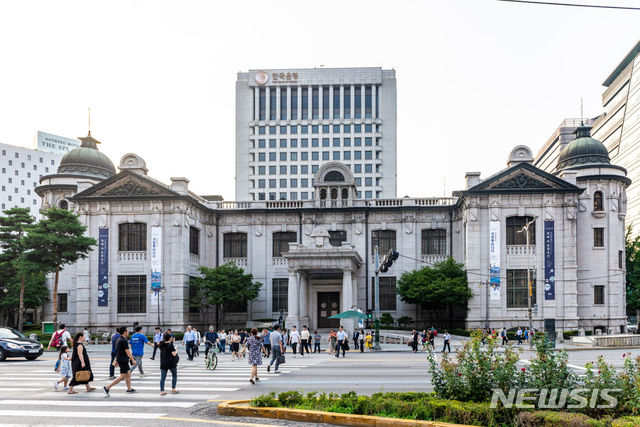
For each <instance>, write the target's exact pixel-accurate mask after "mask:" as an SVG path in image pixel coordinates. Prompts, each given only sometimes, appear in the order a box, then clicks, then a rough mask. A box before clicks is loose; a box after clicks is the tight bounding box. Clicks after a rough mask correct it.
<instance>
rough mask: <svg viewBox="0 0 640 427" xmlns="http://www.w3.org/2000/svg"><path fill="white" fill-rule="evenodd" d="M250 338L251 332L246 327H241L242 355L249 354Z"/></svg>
mask: <svg viewBox="0 0 640 427" xmlns="http://www.w3.org/2000/svg"><path fill="white" fill-rule="evenodd" d="M248 339H249V334H248V333H247V331H245V330H244V329H240V355H241V356H242V357H246V356H247V353H246V352H247V340H248Z"/></svg>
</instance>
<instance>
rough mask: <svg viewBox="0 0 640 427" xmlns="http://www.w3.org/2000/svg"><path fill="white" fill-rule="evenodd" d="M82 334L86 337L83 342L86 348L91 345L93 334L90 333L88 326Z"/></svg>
mask: <svg viewBox="0 0 640 427" xmlns="http://www.w3.org/2000/svg"><path fill="white" fill-rule="evenodd" d="M82 334H83V335H84V340H83V341H82V344H84V346H85V347H86V346H88V345H89V344H91V334H90V333H89V329H87V327H86V326H85V327H84V330H83V331H82Z"/></svg>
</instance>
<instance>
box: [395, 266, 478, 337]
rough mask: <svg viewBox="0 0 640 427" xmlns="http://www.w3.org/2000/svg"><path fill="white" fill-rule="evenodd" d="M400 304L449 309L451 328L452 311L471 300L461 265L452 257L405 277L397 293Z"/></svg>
mask: <svg viewBox="0 0 640 427" xmlns="http://www.w3.org/2000/svg"><path fill="white" fill-rule="evenodd" d="M396 292H397V293H398V295H400V298H401V299H402V301H404V302H407V303H410V304H420V305H438V306H441V307H446V308H448V309H449V323H450V324H449V327H450V328H451V327H453V307H455V306H461V307H466V306H467V303H468V301H469V299H470V298H471V297H472V296H473V294H472V293H471V290H470V289H469V286H468V285H467V273H466V271H465V270H464V265H463V264H459V263H457V262H455V260H454V259H453V258H452V257H449V258H447V259H446V260H445V261H442V262H439V263H436V264H435V265H434V266H433V267H428V266H427V267H423V268H421V269H420V270H413V271H409V272H407V273H404V274H403V275H402V277H400V280H398V287H397V289H396Z"/></svg>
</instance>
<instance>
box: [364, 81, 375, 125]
mask: <svg viewBox="0 0 640 427" xmlns="http://www.w3.org/2000/svg"><path fill="white" fill-rule="evenodd" d="M371 95H372V90H371V85H367V86H365V89H364V111H365V114H364V116H365V118H367V119H370V118H371V114H372V106H373V103H372V101H371Z"/></svg>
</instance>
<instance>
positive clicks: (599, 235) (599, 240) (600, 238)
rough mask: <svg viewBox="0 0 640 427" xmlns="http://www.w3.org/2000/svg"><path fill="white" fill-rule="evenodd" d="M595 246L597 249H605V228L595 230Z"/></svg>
mask: <svg viewBox="0 0 640 427" xmlns="http://www.w3.org/2000/svg"><path fill="white" fill-rule="evenodd" d="M593 246H594V247H596V248H602V247H604V228H594V229H593Z"/></svg>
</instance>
